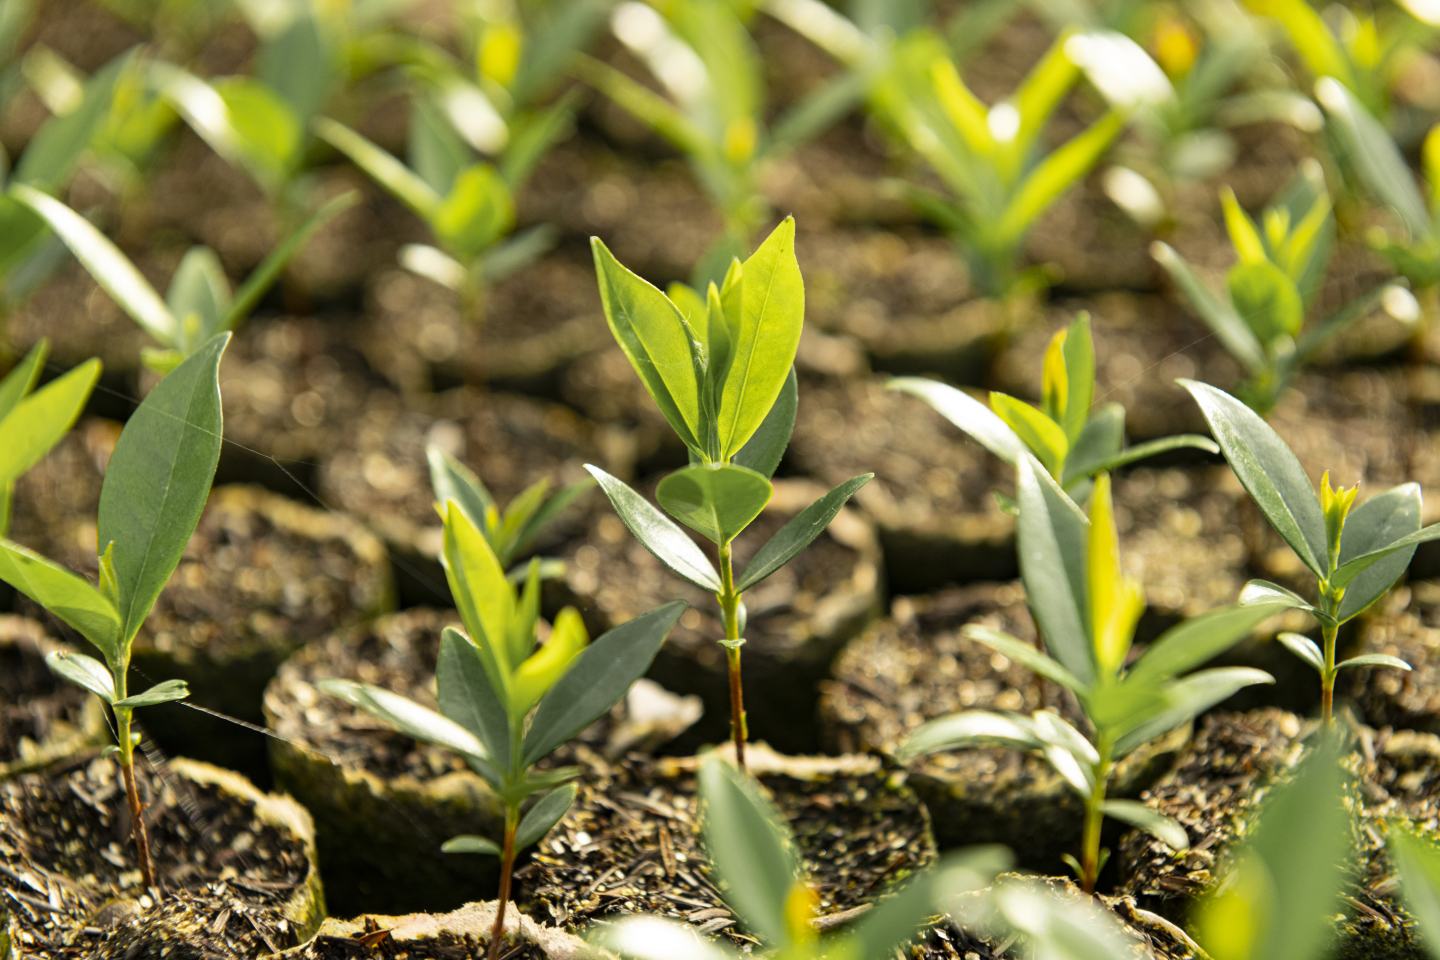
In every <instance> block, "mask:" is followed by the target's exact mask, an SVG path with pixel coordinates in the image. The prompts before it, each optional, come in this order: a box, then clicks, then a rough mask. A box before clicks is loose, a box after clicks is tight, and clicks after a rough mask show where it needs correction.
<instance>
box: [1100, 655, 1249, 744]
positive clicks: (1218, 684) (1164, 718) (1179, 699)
mask: <svg viewBox="0 0 1440 960" xmlns="http://www.w3.org/2000/svg"><path fill="white" fill-rule="evenodd" d="M1274 682H1275V678H1274V677H1272V676H1270V674H1268V673H1266V672H1265V671H1263V670H1255V669H1252V668H1250V667H1217V668H1215V669H1213V670H1201V671H1200V672H1199V673H1192V674H1190V675H1189V676H1187V677H1184V678H1183V679H1180V680H1176V681H1175V682H1174V683H1172V684H1170V685H1169V686H1168V687H1167V688H1166V689H1165V691H1164V695H1163V704H1162V705H1161V706H1159V707H1158V708H1157V709H1155V710H1153V711H1150V712H1148V713H1147V715H1145V716H1137V717H1135V718H1133V719H1132V721H1131V722H1130V723H1128V724H1126V725H1125V726H1124V727H1123V728H1122V729H1121V730H1119V731H1116V733H1117V734H1119V735H1118V736H1117V737H1116V742H1115V755H1116V756H1117V757H1123V756H1124V755H1125V754H1127V753H1129V752H1130V751H1131V750H1134V749H1135V748H1136V747H1138V746H1140V745H1141V744H1144V743H1146V742H1148V741H1150V740H1153V739H1154V738H1156V737H1158V736H1160V735H1161V734H1163V733H1167V732H1169V731H1171V730H1173V729H1175V728H1176V727H1178V726H1180V725H1181V724H1182V723H1186V722H1188V721H1190V720H1192V719H1194V718H1195V717H1196V716H1198V715H1199V714H1201V713H1203V712H1204V711H1206V710H1208V709H1210V708H1211V707H1213V706H1214V705H1215V704H1217V703H1220V702H1221V701H1223V700H1227V699H1229V698H1230V697H1231V696H1232V695H1234V694H1235V693H1236V692H1237V691H1239V690H1243V689H1244V688H1245V687H1252V686H1255V685H1257V684H1267V683H1274Z"/></svg>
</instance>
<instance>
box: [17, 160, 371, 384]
mask: <svg viewBox="0 0 1440 960" xmlns="http://www.w3.org/2000/svg"><path fill="white" fill-rule="evenodd" d="M9 197H10V198H11V199H13V200H14V202H16V203H18V204H20V205H21V206H22V207H23V208H25V209H26V210H28V211H30V212H32V213H33V214H34V215H35V216H37V217H39V218H40V220H41V221H42V222H44V223H45V224H47V225H48V226H49V227H50V229H51V230H52V231H54V233H55V235H56V236H58V237H59V238H60V239H61V241H63V242H64V244H65V245H66V246H67V247H69V248H70V252H71V253H72V254H74V256H75V259H76V260H78V261H80V264H81V265H82V266H83V267H85V269H86V270H88V271H89V272H90V275H91V276H92V277H93V278H94V279H95V282H96V283H98V284H99V285H100V287H101V288H102V289H104V291H105V292H106V293H108V294H109V295H110V297H111V299H113V300H114V301H115V303H116V304H117V305H118V306H119V307H120V309H122V310H124V311H125V313H127V314H128V315H129V316H130V318H131V319H132V320H134V321H135V322H136V323H137V324H139V325H140V327H141V329H143V330H144V331H145V332H146V333H148V334H149V335H150V336H151V337H153V338H154V339H155V340H156V341H158V342H159V344H160V347H159V348H158V349H156V348H147V349H146V351H145V355H144V359H145V362H146V363H147V364H148V365H150V366H151V367H152V368H153V369H155V370H157V371H159V372H161V373H164V372H166V371H168V370H171V369H173V368H174V367H175V366H176V365H177V364H179V363H180V362H181V361H182V360H184V359H185V358H186V357H188V356H190V355H191V354H192V353H194V352H195V351H196V350H199V349H201V347H202V346H203V345H205V344H208V343H210V342H211V341H212V340H213V339H214V338H215V336H216V335H217V334H220V333H226V332H229V331H233V330H234V329H235V328H236V327H237V326H239V325H240V323H242V322H243V321H244V320H245V319H246V318H247V317H248V316H249V315H250V313H251V311H253V310H254V309H255V307H256V305H258V304H259V302H260V298H261V297H263V296H264V295H265V292H266V291H267V290H269V289H270V287H271V286H272V285H273V284H274V283H275V281H276V280H277V279H279V277H280V273H281V271H282V270H284V269H285V264H286V263H288V262H289V261H290V258H291V257H293V256H294V255H295V254H296V253H297V252H299V250H300V248H301V247H303V246H304V245H305V241H307V240H308V239H310V236H311V235H312V234H313V233H314V232H315V231H316V230H318V229H320V227H321V226H323V225H324V224H325V222H326V221H327V220H329V219H330V218H331V217H333V216H335V215H336V214H337V213H339V212H340V211H341V210H344V209H345V208H346V207H348V206H350V205H351V204H352V203H354V202H355V200H356V196H355V194H354V193H347V194H345V195H343V196H340V197H337V198H335V199H334V200H332V201H330V202H329V203H327V204H326V205H325V206H323V207H321V208H320V209H319V210H318V211H316V212H315V213H314V214H312V215H311V216H310V218H309V219H308V220H307V221H305V223H303V224H301V225H300V226H299V227H298V228H297V229H296V230H295V231H293V232H292V233H291V234H290V235H289V236H287V237H286V238H285V240H284V241H283V242H282V243H281V244H280V245H279V246H278V247H276V248H275V249H274V250H273V251H271V253H270V255H269V256H268V257H266V258H265V259H264V261H262V262H261V264H260V265H259V266H258V267H256V268H255V271H254V272H253V273H251V274H250V276H249V278H248V279H246V281H245V283H244V284H243V285H242V286H241V287H240V289H239V290H238V291H235V292H234V293H232V292H231V290H230V282H229V280H227V279H226V277H225V271H224V268H223V267H222V266H221V265H220V258H219V257H217V256H216V255H215V252H214V251H213V250H211V249H210V248H209V247H203V246H199V247H191V248H190V250H189V251H187V252H186V254H185V256H184V258H183V259H181V261H180V265H179V266H178V267H176V268H175V273H174V274H173V275H172V276H171V278H170V286H169V287H168V288H167V289H166V291H165V297H164V299H161V297H160V295H159V294H158V293H156V292H155V288H154V287H152V286H151V285H150V282H149V281H148V280H146V279H145V277H144V276H142V275H141V273H140V271H139V270H138V269H137V268H136V267H135V265H134V264H133V263H131V262H130V260H129V259H128V258H127V257H126V256H125V254H124V253H122V252H121V251H120V248H119V247H117V246H115V244H114V243H112V242H111V241H110V239H109V238H108V237H106V236H105V235H104V234H103V233H101V232H100V231H99V230H98V229H96V227H95V226H94V224H92V223H91V222H90V221H89V220H86V219H85V218H84V217H82V216H81V215H80V214H78V213H76V212H75V211H74V210H72V209H70V208H69V207H67V206H66V205H65V204H63V203H61V202H60V201H59V200H56V199H55V198H54V197H52V196H50V195H48V194H45V193H42V192H41V191H39V190H36V189H35V188H33V187H31V186H28V185H26V184H16V185H14V186H13V187H11V188H10V192H9Z"/></svg>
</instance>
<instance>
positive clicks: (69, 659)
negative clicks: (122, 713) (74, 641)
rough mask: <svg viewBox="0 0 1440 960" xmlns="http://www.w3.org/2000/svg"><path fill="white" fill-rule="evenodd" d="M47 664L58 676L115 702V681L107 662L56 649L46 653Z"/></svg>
mask: <svg viewBox="0 0 1440 960" xmlns="http://www.w3.org/2000/svg"><path fill="white" fill-rule="evenodd" d="M45 666H47V667H49V668H50V670H51V672H52V673H54V674H55V675H56V676H60V677H64V678H65V679H66V680H69V681H70V682H71V683H73V684H75V685H76V686H79V687H83V688H85V689H86V690H89V691H90V692H91V693H93V694H95V696H97V697H99V698H100V699H101V700H104V701H105V702H106V703H114V702H115V681H114V679H113V678H112V677H111V676H110V671H109V669H108V668H107V667H106V666H105V664H103V663H101V662H100V661H99V660H96V659H95V658H94V657H87V656H85V654H83V653H70V652H69V651H66V650H54V651H51V652H50V653H47V654H46V655H45Z"/></svg>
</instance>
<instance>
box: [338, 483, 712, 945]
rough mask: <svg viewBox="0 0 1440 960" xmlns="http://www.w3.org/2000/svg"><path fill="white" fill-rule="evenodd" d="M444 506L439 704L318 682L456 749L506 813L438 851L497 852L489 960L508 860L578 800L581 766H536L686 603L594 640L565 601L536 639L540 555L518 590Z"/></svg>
mask: <svg viewBox="0 0 1440 960" xmlns="http://www.w3.org/2000/svg"><path fill="white" fill-rule="evenodd" d="M440 509H441V511H442V515H443V516H444V518H445V541H444V549H443V552H442V554H441V560H442V562H443V564H444V566H445V576H446V579H447V580H449V583H450V593H451V595H452V596H453V597H454V599H455V606H456V608H457V609H458V610H459V611H460V619H461V622H462V623H463V624H464V627H465V630H464V632H463V633H462V632H461V631H459V630H456V629H454V628H446V630H445V632H444V634H443V635H442V636H441V638H440V655H439V660H438V662H437V665H436V668H435V681H436V687H437V690H438V693H439V701H440V711H439V712H438V713H437V712H435V711H433V710H430V709H429V708H427V707H423V706H421V705H420V704H418V703H415V702H414V701H412V700H408V699H406V698H405V697H402V696H399V695H398V694H394V693H390V692H389V691H387V690H383V689H380V688H379V687H375V686H372V685H369V684H363V683H355V682H353V681H349V680H328V681H324V682H322V683H321V684H320V686H321V689H322V690H324V691H325V692H326V693H329V694H332V695H334V696H337V697H340V698H341V699H343V700H345V701H346V702H348V703H350V704H353V705H354V706H356V707H358V708H360V709H361V710H364V711H366V712H367V713H370V714H373V715H374V716H376V717H378V718H379V719H381V720H383V721H385V722H386V723H388V724H390V725H391V726H393V727H394V728H395V729H396V730H399V731H400V732H401V733H404V734H407V735H409V736H412V737H415V738H416V739H417V740H423V741H425V742H427V743H433V744H436V745H438V746H441V747H445V748H446V749H448V750H453V751H455V752H456V753H458V754H460V756H461V757H463V758H464V760H465V762H466V764H468V765H469V766H470V768H471V769H472V770H474V771H475V772H476V773H477V774H479V775H480V777H481V778H483V779H484V780H485V782H486V783H488V784H489V785H490V787H491V788H492V789H493V790H494V791H495V795H496V796H497V797H498V798H499V799H500V803H501V805H502V806H503V808H504V811H505V826H504V834H503V836H502V838H501V840H500V842H499V843H496V842H495V841H494V840H492V839H490V838H488V837H481V836H471V835H465V836H458V837H452V838H451V839H450V840H447V841H446V842H445V845H444V846H443V847H442V850H444V851H445V852H446V853H476V854H482V855H485V856H496V857H499V858H500V905H499V908H498V909H497V910H496V913H495V926H494V928H493V930H492V931H491V934H490V949H489V956H490V958H491V960H495V958H496V957H499V956H500V946H501V941H502V940H503V935H504V930H505V908H506V904H507V903H508V902H509V899H510V884H511V873H512V871H513V868H514V865H515V856H516V854H517V853H519V852H520V851H521V850H524V849H525V848H527V847H529V846H531V845H532V844H535V843H538V842H539V841H540V839H541V838H542V837H544V836H545V834H546V833H547V832H548V831H549V830H550V828H551V827H552V826H554V825H555V823H556V821H558V820H559V819H560V818H561V817H562V816H564V815H565V811H566V810H568V809H569V808H570V804H571V803H572V802H573V801H574V799H575V793H576V788H575V786H574V784H572V783H570V781H572V780H573V779H574V778H575V777H576V776H578V775H579V772H580V771H579V770H578V769H577V768H575V767H558V768H554V769H549V770H545V769H540V768H539V767H538V766H537V765H538V764H539V763H540V761H542V760H544V759H545V758H546V757H547V756H549V755H550V754H551V753H552V752H554V751H555V750H556V748H558V747H560V746H561V745H563V744H564V743H566V742H567V741H568V740H570V738H572V737H574V736H575V734H577V733H579V732H580V731H581V730H582V729H583V728H584V727H586V726H588V725H589V724H590V723H591V722H592V721H594V720H596V719H597V718H599V717H600V716H601V715H602V714H604V713H605V712H606V711H608V710H609V709H610V708H611V707H612V706H614V705H615V703H616V702H618V701H619V700H620V698H621V697H623V696H624V695H625V692H626V691H627V690H629V689H630V685H631V684H632V683H634V682H635V681H636V680H638V679H639V678H640V677H642V676H643V675H644V674H645V671H646V670H647V669H649V667H650V662H651V661H652V660H654V659H655V654H656V653H657V652H658V651H659V649H660V644H661V643H663V642H664V640H665V636H666V634H668V633H669V631H670V628H671V627H672V626H674V624H675V621H676V620H677V619H679V617H680V614H681V612H682V611H683V610H684V609H685V605H684V604H683V603H680V602H678V601H677V602H675V603H670V604H667V605H665V606H663V607H659V608H657V609H655V610H652V611H650V612H649V613H646V614H642V615H641V616H639V617H636V618H635V619H634V620H631V621H630V622H629V623H626V624H624V625H622V626H619V627H616V628H615V629H614V630H611V631H610V632H608V633H606V634H604V635H603V636H601V637H600V639H598V640H596V641H595V642H594V643H590V642H589V640H590V638H589V635H588V634H587V633H586V631H585V625H584V622H583V621H582V620H581V619H580V614H579V613H578V612H577V611H576V610H575V609H574V608H573V607H567V608H565V609H564V610H561V611H560V613H559V615H558V616H556V618H555V622H554V625H553V626H552V627H551V629H550V634H549V637H548V638H546V639H545V641H544V643H543V644H541V643H540V633H539V630H538V628H539V625H540V566H539V563H538V561H531V564H530V568H529V571H528V573H527V576H526V578H525V585H524V587H523V588H522V589H521V590H518V591H517V589H516V587H515V585H514V584H513V583H511V581H510V580H509V579H508V578H507V577H506V573H505V568H504V567H503V566H502V565H501V563H500V558H499V557H498V556H497V555H496V552H495V550H494V549H492V548H491V546H490V542H489V541H488V540H487V539H486V537H485V535H484V534H483V533H482V532H481V530H480V528H479V527H478V526H476V524H475V523H474V522H473V521H472V520H471V518H470V516H469V515H468V514H467V513H466V511H465V509H464V508H463V507H462V506H461V505H460V503H458V502H457V501H456V500H454V499H450V500H447V501H445V502H444V503H443V504H442V505H440ZM536 796H539V799H538V800H536V801H535V802H534V804H533V805H531V806H530V807H529V809H528V810H525V807H526V805H527V804H528V803H529V801H530V800H531V798H532V797H536ZM522 811H523V812H524V815H523V816H522V815H521V814H522Z"/></svg>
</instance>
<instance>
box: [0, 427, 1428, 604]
mask: <svg viewBox="0 0 1440 960" xmlns="http://www.w3.org/2000/svg"><path fill="white" fill-rule="evenodd" d="M0 449H3V448H0ZM1420 506H1421V501H1420V486H1419V484H1415V483H1406V484H1402V485H1400V486H1398V487H1394V488H1392V489H1390V490H1386V491H1385V492H1384V493H1382V494H1379V495H1378V496H1374V497H1371V498H1370V499H1369V500H1366V501H1365V502H1364V503H1362V504H1360V506H1358V507H1356V508H1355V509H1354V510H1352V511H1350V515H1349V516H1348V517H1346V518H1345V528H1344V530H1343V531H1342V533H1341V536H1340V564H1341V565H1342V566H1343V565H1344V564H1346V563H1348V562H1349V561H1350V560H1352V559H1354V558H1355V557H1358V556H1360V555H1361V554H1365V553H1369V552H1370V551H1372V550H1379V549H1381V548H1383V547H1386V546H1389V545H1390V544H1392V543H1394V542H1395V541H1396V540H1399V539H1400V538H1401V537H1404V536H1406V535H1408V534H1411V533H1414V532H1415V531H1416V530H1419V529H1420ZM1414 556H1415V548H1414V547H1408V548H1406V549H1403V550H1396V551H1394V552H1393V553H1391V554H1389V555H1388V556H1386V557H1385V558H1384V559H1382V560H1379V561H1377V562H1376V563H1375V564H1373V565H1372V566H1370V567H1369V568H1368V569H1366V570H1365V571H1363V572H1362V573H1360V574H1359V575H1358V576H1356V577H1355V578H1354V579H1353V580H1351V581H1350V583H1349V584H1348V585H1347V586H1346V587H1345V596H1344V598H1343V599H1342V600H1341V601H1340V610H1339V611H1338V613H1337V616H1336V619H1338V620H1339V621H1340V622H1341V623H1344V622H1345V621H1347V620H1349V619H1351V618H1353V617H1355V616H1356V615H1358V614H1359V613H1360V612H1361V611H1363V610H1365V609H1366V608H1367V607H1369V606H1370V604H1372V603H1374V602H1375V601H1376V600H1379V599H1380V597H1381V596H1383V595H1384V593H1385V591H1386V590H1389V589H1390V587H1391V585H1392V584H1394V583H1395V581H1396V580H1399V579H1400V576H1401V575H1402V574H1403V573H1404V572H1405V568H1406V567H1408V566H1410V561H1411V559H1412V558H1413V557H1414Z"/></svg>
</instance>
